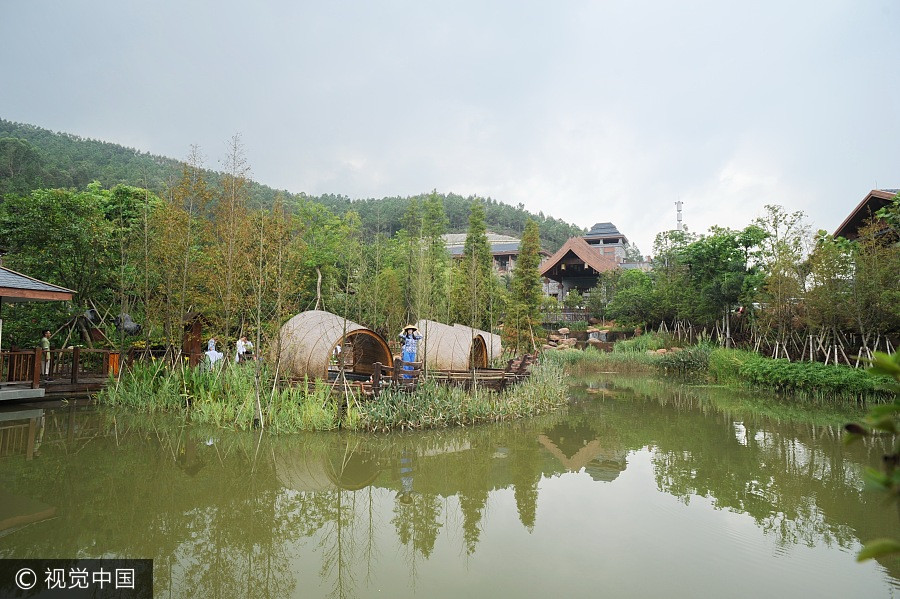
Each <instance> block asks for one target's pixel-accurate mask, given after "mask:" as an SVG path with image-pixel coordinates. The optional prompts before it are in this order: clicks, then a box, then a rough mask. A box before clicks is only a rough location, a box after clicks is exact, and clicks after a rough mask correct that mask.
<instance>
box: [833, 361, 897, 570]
mask: <svg viewBox="0 0 900 599" xmlns="http://www.w3.org/2000/svg"><path fill="white" fill-rule="evenodd" d="M871 363H872V366H871V367H870V368H869V371H870V372H872V373H874V374H876V375H881V376H884V377H890V378H891V379H892V380H893V383H891V384H890V385H884V389H885V391H886V392H888V393H890V394H892V395H893V401H892V402H891V403H890V404H886V405H879V406H873V407H871V408H869V413H868V414H867V415H866V419H865V421H864V422H863V423H850V424H847V425H846V426H845V427H844V428H845V430H846V432H847V435H846V437H845V441H846V442H847V443H852V442H854V441H858V440H860V439H861V438H863V437H866V436H870V435H873V434H888V435H891V436H893V439H894V440H893V447H892V448H891V451H890V453H887V454H885V455H884V456H883V458H882V463H883V464H884V470H883V471H880V472H879V471H877V470H874V469H869V470H868V471H866V478H867V479H868V481H869V483H870V484H872V485H873V486H875V487H876V488H878V489H879V490H881V491H882V492H884V493H885V494H887V496H888V497H889V498H890V499H891V501H893V502H897V501H898V500H900V468H898V466H900V435H898V432H900V431H898V426H897V423H898V421H900V352H896V353H894V354H893V355H889V354H886V353H883V352H875V355H874V357H873V359H872V361H871ZM897 553H900V542H898V541H897V540H896V539H875V540H873V541H869V542H867V543H866V544H865V545H864V546H863V548H862V550H861V551H860V552H859V554H858V555H857V556H856V559H857V561H864V560H867V559H872V558H877V557H884V556H887V555H896V554H897Z"/></svg>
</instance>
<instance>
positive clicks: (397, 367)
mask: <svg viewBox="0 0 900 599" xmlns="http://www.w3.org/2000/svg"><path fill="white" fill-rule="evenodd" d="M402 367H403V360H402V359H401V358H394V374H393V376H392V377H391V379H392V380H393V381H394V384H395V385H399V384H400V369H401V368H402Z"/></svg>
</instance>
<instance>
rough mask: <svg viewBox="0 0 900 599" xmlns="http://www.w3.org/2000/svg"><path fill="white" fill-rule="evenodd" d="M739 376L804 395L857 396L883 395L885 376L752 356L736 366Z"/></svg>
mask: <svg viewBox="0 0 900 599" xmlns="http://www.w3.org/2000/svg"><path fill="white" fill-rule="evenodd" d="M739 373H740V376H741V378H742V379H743V380H744V381H745V382H747V383H749V384H751V385H758V386H761V387H767V388H773V389H775V390H777V391H783V392H793V393H799V394H801V395H804V396H811V397H822V396H836V397H845V398H856V399H858V398H860V397H866V396H874V397H876V398H877V397H880V396H885V397H886V396H887V393H886V392H885V391H883V390H881V387H882V386H883V385H884V384H886V383H888V382H889V379H888V378H887V377H882V376H876V375H872V374H870V373H868V372H866V371H865V370H860V369H856V368H850V367H849V366H840V365H826V364H821V363H819V362H790V361H788V360H785V359H778V360H772V359H770V358H764V357H762V356H755V357H753V358H752V359H749V360H746V361H745V362H743V363H742V364H741V365H740V367H739Z"/></svg>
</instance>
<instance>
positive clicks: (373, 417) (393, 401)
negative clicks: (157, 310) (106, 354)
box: [98, 361, 566, 433]
mask: <svg viewBox="0 0 900 599" xmlns="http://www.w3.org/2000/svg"><path fill="white" fill-rule="evenodd" d="M258 389H259V390H260V392H261V395H260V404H261V406H262V410H263V411H262V416H263V419H262V420H263V425H264V426H265V427H266V428H267V429H268V430H269V431H270V432H273V433H295V432H299V431H322V430H334V429H337V428H339V427H343V428H348V429H359V430H369V431H388V430H393V429H398V428H399V429H427V428H440V427H446V426H467V425H471V424H477V423H481V422H498V421H503V420H511V419H515V418H523V417H528V416H534V415H537V414H541V413H545V412H549V411H552V410H555V409H558V408H560V407H562V406H563V405H565V402H566V393H565V392H566V385H565V383H564V382H563V371H562V366H561V365H560V364H558V363H554V362H552V361H550V362H548V363H546V364H543V363H541V364H537V365H535V367H534V369H533V371H532V375H531V376H530V377H529V378H528V379H526V380H525V381H523V382H521V383H519V384H517V385H514V386H512V387H509V388H507V389H506V390H505V391H504V392H502V393H497V392H493V391H487V390H484V389H476V390H475V391H465V390H463V389H461V388H459V387H448V386H445V385H438V384H436V383H434V382H433V381H425V382H424V383H423V384H422V385H420V386H419V388H418V389H416V390H415V391H414V392H412V393H400V392H393V391H390V390H388V391H385V392H383V393H382V394H381V395H380V396H379V397H378V398H369V399H365V400H364V399H363V398H362V397H360V396H357V395H354V394H351V395H350V397H349V401H348V405H349V407H348V408H346V409H342V407H341V406H342V405H344V400H345V398H344V396H342V395H340V394H335V393H333V392H332V389H331V386H330V385H329V384H328V383H327V382H325V381H321V380H319V381H315V382H314V383H313V384H310V383H309V382H308V381H302V382H298V383H297V384H295V385H289V386H281V387H274V388H273V380H272V374H271V373H270V372H268V371H267V370H265V369H262V370H261V371H259V372H257V371H256V370H255V369H254V368H253V367H251V366H248V365H242V366H241V365H234V364H232V363H225V364H223V365H222V366H221V367H219V368H214V369H200V368H174V369H173V368H170V367H168V366H166V365H164V363H163V362H155V361H154V362H149V363H140V362H138V363H135V364H134V366H133V367H132V368H128V369H125V370H124V371H123V372H122V376H121V377H120V378H119V379H118V380H117V379H115V378H111V379H110V381H109V384H108V385H107V386H106V387H105V388H104V389H103V390H102V391H101V392H100V393H99V395H98V401H99V402H100V403H103V404H106V405H110V406H117V407H128V408H132V409H136V410H140V411H142V412H147V413H155V412H178V413H183V414H184V415H185V416H186V417H188V418H190V419H191V420H192V421H193V422H196V423H203V424H210V425H215V426H219V427H225V428H234V429H239V430H248V429H251V428H253V427H254V418H255V415H256V412H255V407H256V401H257V390H258Z"/></svg>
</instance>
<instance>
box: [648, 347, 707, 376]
mask: <svg viewBox="0 0 900 599" xmlns="http://www.w3.org/2000/svg"><path fill="white" fill-rule="evenodd" d="M712 351H713V346H712V345H709V344H707V343H699V344H697V345H692V346H690V347H686V348H684V349H682V350H681V351H677V352H668V353H665V354H662V355H660V356H659V357H658V358H657V359H656V367H657V368H658V369H659V370H661V371H663V372H666V373H672V374H677V375H680V376H685V375H691V374H697V373H699V372H706V371H707V370H708V369H709V356H710V354H711V353H712Z"/></svg>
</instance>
